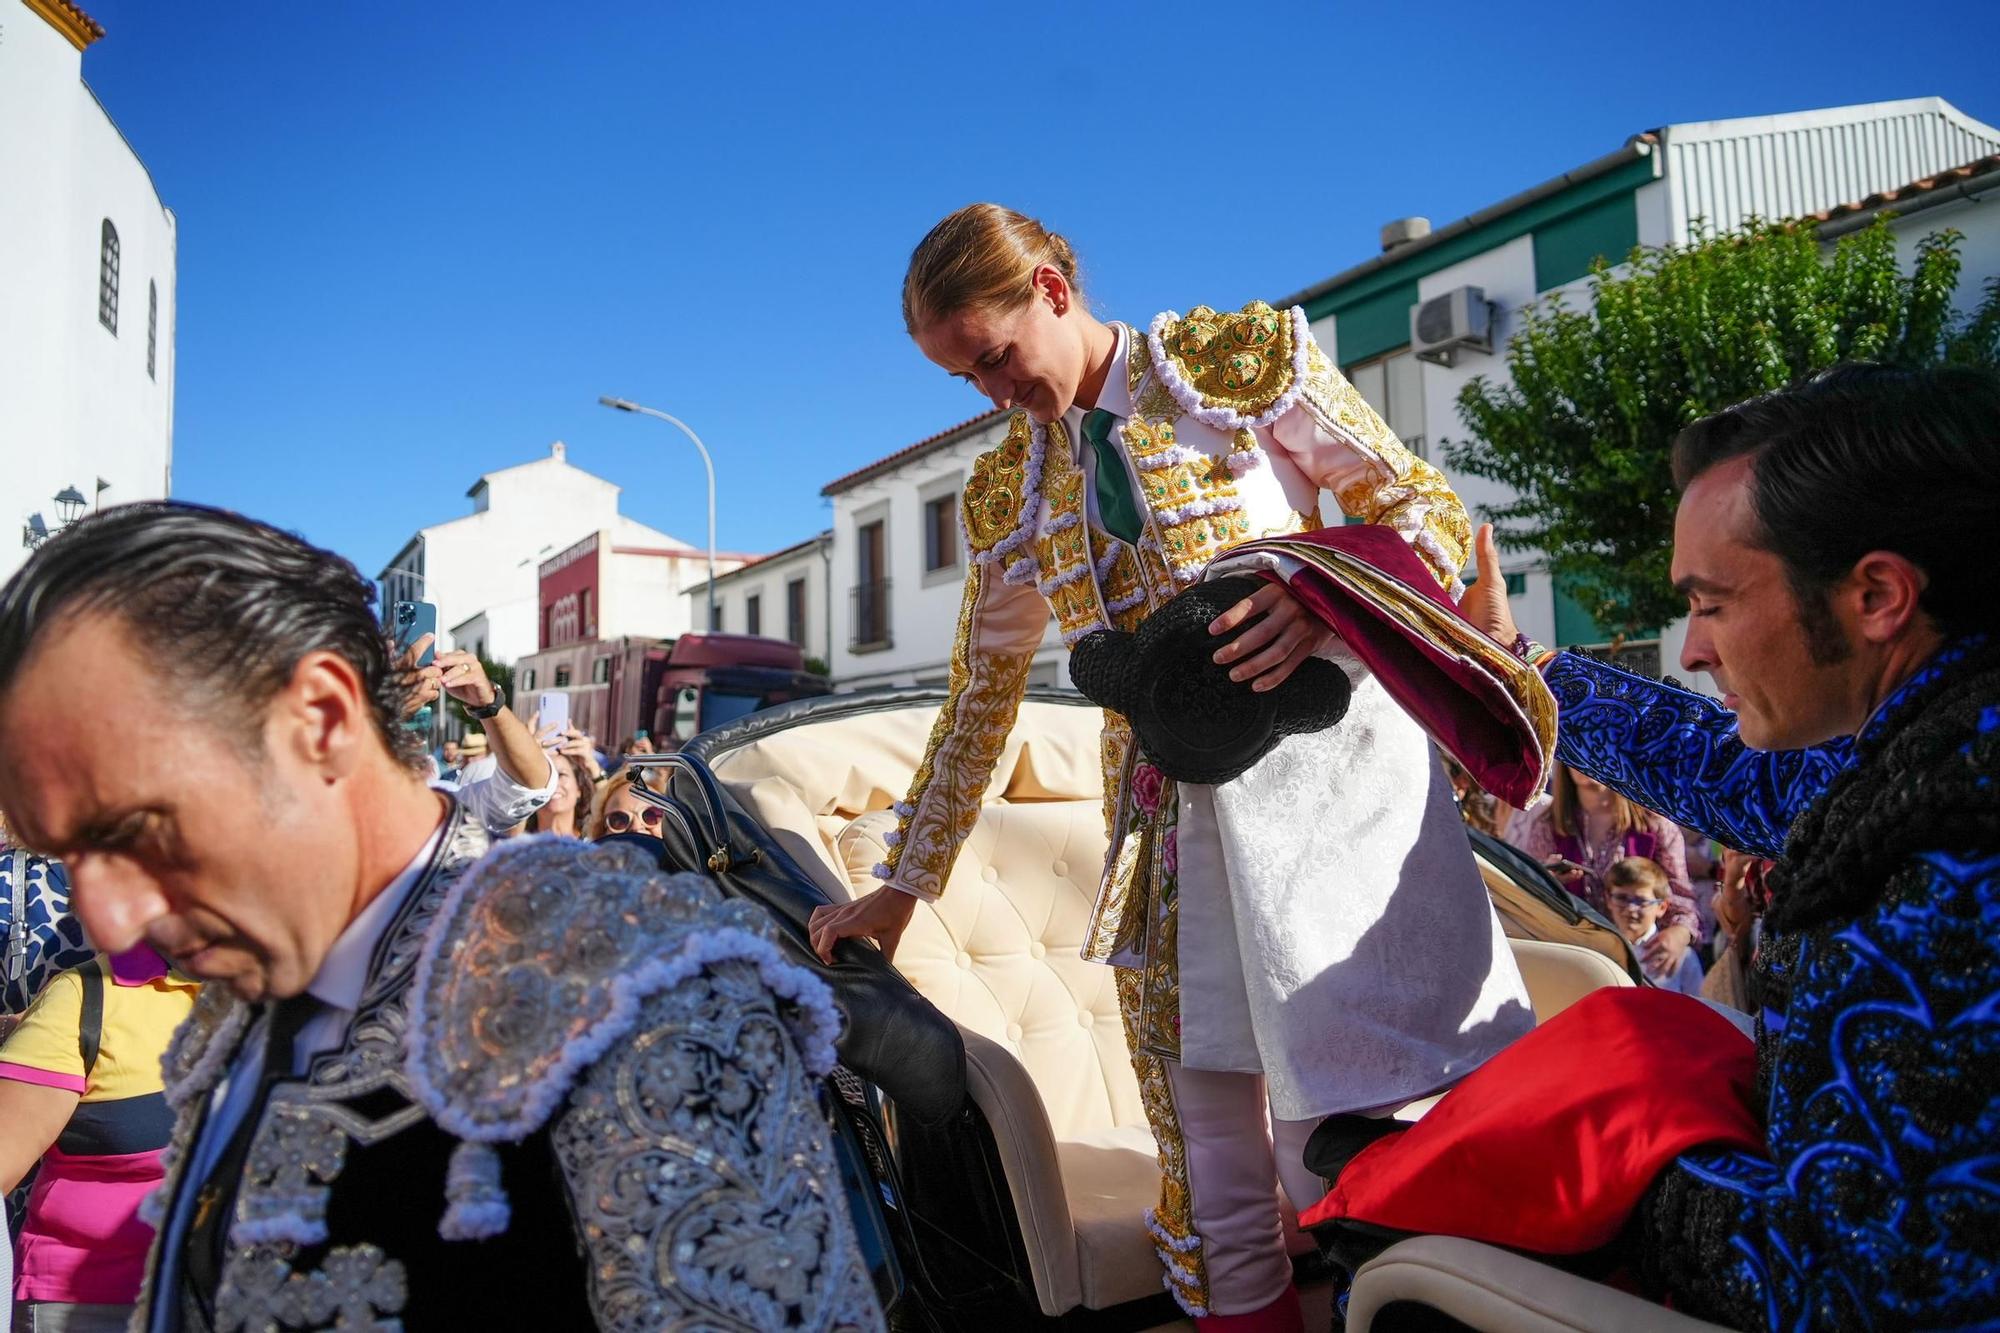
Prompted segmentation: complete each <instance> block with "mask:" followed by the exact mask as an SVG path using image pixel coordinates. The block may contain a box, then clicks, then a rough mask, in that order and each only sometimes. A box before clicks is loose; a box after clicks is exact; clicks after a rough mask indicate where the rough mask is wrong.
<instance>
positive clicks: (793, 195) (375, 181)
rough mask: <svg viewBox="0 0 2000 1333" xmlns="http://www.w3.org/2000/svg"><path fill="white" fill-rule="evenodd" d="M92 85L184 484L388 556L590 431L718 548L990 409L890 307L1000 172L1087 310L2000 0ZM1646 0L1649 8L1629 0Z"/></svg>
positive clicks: (1173, 285)
mask: <svg viewBox="0 0 2000 1333" xmlns="http://www.w3.org/2000/svg"><path fill="white" fill-rule="evenodd" d="M84 4H85V6H86V8H87V9H89V11H90V12H91V13H92V14H93V15H94V16H95V17H97V18H98V19H99V20H100V21H101V22H103V24H104V25H105V27H106V28H107V29H108V30H109V35H108V36H107V37H106V39H105V40H103V41H102V42H99V43H98V44H97V45H96V46H94V47H93V48H91V50H90V51H89V52H88V53H87V54H86V56H85V61H84V72H85V77H86V78H87V79H88V80H89V82H90V83H91V85H92V87H93V88H95V89H96V91H97V93H98V96H99V97H100V98H101V99H102V100H103V102H104V104H105V106H106V107H107V108H109V110H110V111H111V114H112V115H113V117H114V118H115V119H116V120H117V121H118V123H119V125H120V127H121V128H122V129H123V130H124V131H125V134H126V136H127V137H128V138H129V139H130V140H131V141H132V144H133V146H134V147H135V148H136V149H137V150H138V152H139V154H140V156H141V157H142V158H143V159H144V160H145V161H146V163H147V165H148V166H149V167H150V168H151V170H152V172H153V176H154V179H155V180H156V182H157V183H158V185H159V188H160V192H161V194H162V195H163V197H164V198H165V199H166V201H167V203H168V205H169V206H170V207H171V208H173V209H174V211H175V213H176V214H177V215H178V217H179V220H180V278H179V281H180V288H179V295H180V321H179V369H178V381H177V398H178V402H177V413H176V421H175V469H174V472H175V488H176V493H177V494H178V495H179V496H181V497H182V498H186V499H193V500H201V501H206V502H210V503H216V504H223V505H228V506H232V507H234V508H238V509H242V510H244V511H246V512H248V513H251V514H254V515H256V516H258V517H261V518H266V519H269V520H272V521H274V522H277V523H280V524H282V525H284V526H287V527H292V528H295V529H297V530H299V531H301V532H303V533H304V534H305V535H306V536H307V537H309V538H311V539H312V540H315V541H317V542H320V543H322V544H325V545H328V546H331V547H333V548H335V549H337V550H339V551H341V552H342V553H344V554H346V555H348V556H350V557H351V558H353V559H354V560H355V561H356V562H357V563H359V564H360V565H362V567H363V568H364V569H365V570H366V571H368V572H371V573H372V572H374V571H375V570H377V569H379V568H380V567H381V565H382V564H384V563H386V561H387V560H388V559H389V558H390V557H391V556H392V555H393V554H394V552H395V550H396V548H397V547H398V546H399V545H400V544H401V542H402V541H403V540H404V539H406V538H407V537H408V535H409V534H410V533H411V532H412V531H414V530H415V529H416V528H418V527H420V526H422V525H423V524H425V523H432V522H439V521H442V520H444V519H448V518H452V517H456V516H457V515H459V514H461V513H464V512H466V505H467V501H466V500H465V498H464V492H465V489H466V487H467V486H468V485H470V484H471V482H472V481H473V480H474V479H475V478H476V477H477V476H478V474H479V473H481V472H484V471H490V470H493V469H495V468H499V467H505V466H509V465H511V464H514V463H520V462H526V461H528V460H530V459H533V458H536V457H540V456H542V455H543V454H544V453H546V451H547V447H548V444H549V442H550V441H552V440H556V439H562V440H566V441H567V442H568V443H569V447H570V450H569V457H570V459H571V461H573V462H575V463H577V464H578V465H580V466H582V467H585V468H588V469H590V470H591V471H593V472H596V473H599V474H600V475H603V476H606V477H609V478H611V479H613V480H615V481H617V482H619V483H620V484H622V485H623V486H624V487H625V511H626V512H627V513H628V514H630V515H632V516H633V517H635V518H638V519H639V520H641V521H643V522H646V523H650V524H653V525H655V526H657V527H661V528H664V529H666V530H667V531H669V532H671V533H674V534H675V535H677V536H680V537H682V538H684V539H686V540H689V541H693V542H697V543H699V542H700V541H701V540H702V535H703V526H704V520H703V493H702V487H701V470H700V465H699V462H698V460H696V459H695V458H694V456H693V452H692V450H691V449H690V448H689V446H688V445H687V444H686V443H685V441H684V440H682V439H681V437H680V436H679V435H678V434H677V433H675V432H673V431H672V430H671V428H669V427H667V426H665V425H662V424H660V423H655V422H647V421H642V420H638V419H634V418H630V417H626V416H622V415H618V414H614V413H611V412H609V411H607V410H605V409H603V408H601V407H598V406H597V405H596V399H597V396H598V395H599V394H600V393H613V394H622V395H626V396H629V397H632V398H636V399H639V400H641V401H644V402H650V403H653V404H655V405H658V406H660V407H663V408H665V409H667V410H668V411H671V412H674V413H676V414H678V415H680V416H682V417H684V418H685V419H686V420H687V421H688V422H689V423H690V424H692V425H693V426H694V427H695V428H696V429H697V430H698V431H700V432H701V433H702V435H703V437H704V438H705V439H706V440H707V442H708V444H709V446H710V448H711V449H712V450H713V452H714V453H715V456H716V469H717V473H718V483H719V491H720V501H719V508H720V521H719V529H720V531H719V538H718V540H719V543H720V544H721V545H722V546H723V547H724V548H733V549H738V550H752V551H754V550H769V549H773V548H776V547H778V546H782V545H785V544H787V543H789V542H791V541H795V540H797V539H799V538H801V537H803V536H805V535H807V534H809V533H811V532H813V531H815V530H817V529H818V528H820V527H823V526H825V525H826V523H827V521H828V518H829V510H828V508H827V506H826V504H825V502H824V501H822V500H821V499H820V496H819V489H820V487H821V485H823V484H824V483H825V482H826V481H828V480H831V479H832V478H833V477H835V476H837V475H839V474H841V473H843V472H846V471H848V470H850V469H852V468H854V467H857V466H860V465H861V464H863V463H865V462H868V461H869V460H871V459H874V458H877V457H879V456H881V455H883V454H886V453H889V452H891V451H893V450H895V449H898V448H900V447H902V446H903V445H905V444H907V443H909V442H910V441H912V440H915V439H917V438H920V437H922V436H924V435H928V434H930V433H932V432H934V431H936V430H938V429H940V428H942V427H944V426H946V425H949V424H951V423H953V422H956V421H959V420H962V419H963V418H965V417H967V416H970V415H972V414H973V413H975V412H976V411H978V410H979V408H980V406H981V402H980V400H978V399H977V398H976V397H975V396H974V395H973V394H972V393H971V391H970V390H968V389H966V388H965V387H964V386H962V385H959V384H957V383H956V382H953V381H949V380H947V378H946V377H945V376H944V374H943V373H942V372H940V371H938V370H936V369H935V368H933V367H932V366H930V365H929V363H927V362H925V361H924V360H923V359H922V358H921V357H920V356H919V355H918V354H917V352H916V351H915V349H914V348H913V347H912V346H910V344H909V343H908V341H907V339H906V338H905V337H904V334H903V330H902V322H901V317H900V314H899V310H898V293H899V287H900V282H901V278H902V271H903V265H904V262H905V260H906V258H907V257H908V253H909V250H910V247H911V246H912V245H913V244H914V243H915V242H916V241H917V239H918V238H919V237H920V236H921V235H922V234H923V232H924V231H925V230H926V228H928V227H929V225H930V224H931V223H932V222H933V221H935V220H936V219H937V218H938V217H940V216H942V215H943V214H944V213H946V212H948V211H949V210H951V209H952V208H955V207H957V206H958V205H960V204H963V203H967V202H970V201H972V200H975V199H982V198H990V199H996V200H999V201H1002V202H1005V203H1009V204H1012V205H1013V206H1015V207H1018V208H1021V209H1024V210H1025V211H1028V212H1031V213H1035V214H1037V215H1039V216H1041V217H1043V218H1044V219H1045V220H1046V221H1048V222H1049V224H1050V225H1051V226H1054V227H1056V228H1057V229H1059V230H1061V231H1063V232H1064V233H1065V234H1067V235H1068V236H1069V237H1070V239H1071V241H1072V242H1073V243H1074V244H1075V246H1076V248H1077V250H1078V251H1079V253H1080V254H1081V255H1082V257H1083V260H1084V265H1085V280H1086V283H1087V284H1088V286H1089V289H1090V294H1091V297H1092V299H1093V301H1094V303H1095V304H1096V306H1097V307H1098V309H1099V311H1100V312H1101V313H1103V314H1106V315H1119V316H1123V317H1126V318H1137V319H1144V318H1148V317H1150V316H1151V314H1152V313H1153V312H1155V311H1156V310H1159V309H1162V308H1167V307H1173V308H1178V309H1185V308H1187V307H1188V306H1190V305H1194V304H1197V303H1200V302H1207V303H1208V304H1211V305H1223V304H1225V303H1227V304H1232V305H1233V304H1240V303H1241V302H1243V301H1245V300H1248V299H1251V298H1253V297H1264V298H1266V299H1274V298H1276V297H1278V296H1281V295H1284V294H1285V293H1288V292H1291V291H1295V290H1297V289H1299V288H1301V287H1304V286H1306V285H1308V284H1309V283H1311V282H1313V281H1316V280H1318V279H1320V278H1322V277H1325V276H1327V275H1329V274H1331V273H1334V272H1336V271H1338V270H1339V269H1342V268H1345V267H1347V266H1348V265H1350V264H1353V263H1356V262H1358V261H1360V260H1362V259H1365V258H1367V257H1368V256H1369V255H1371V254H1373V253H1374V252H1375V250H1376V230H1377V228H1378V227H1379V226H1380V224H1381V223H1383V222H1385V221H1387V220H1388V219H1390V218H1393V217H1399V216H1403V215H1406V214H1417V213H1421V214H1425V215H1428V216H1429V217H1430V218H1431V219H1432V220H1433V221H1434V222H1436V223H1437V224H1439V225H1442V224H1444V223H1446V222H1449V221H1451V220H1453V219H1455V218H1457V217H1460V216H1462V215H1464V214H1466V213H1469V212H1472V211H1473V210H1475V209H1478V208H1481V207H1483V206H1485V205H1486V204H1489V203H1492V202H1495V201H1496V200H1498V199H1500V198H1502V197H1504V196H1506V195H1508V194H1511V193H1514V192H1515V191H1517V190H1520V189H1523V188H1526V187H1527V186H1530V185H1533V184H1536V183H1538V182H1539V181H1541V180H1543V179H1546V178H1547V177H1550V176H1552V175H1555V174H1557V173H1559V172H1562V171H1565V170H1567V169H1569V168H1570V167H1573V166H1576V165H1578V164H1580V163H1582V162H1585V161H1588V160H1589V159H1591V158H1594V157H1597V156H1599V155H1600V154H1602V153H1605V152H1609V151H1610V150H1612V149H1614V148H1616V147H1617V146H1618V145H1619V144H1620V143H1622V142H1623V141H1624V140H1625V138H1626V137H1627V136H1628V135H1631V134H1633V133H1636V132H1638V131H1640V130H1644V129H1648V128H1652V127H1654V126H1658V125H1662V124H1667V123H1671V122H1674V121H1678V120H1707V119H1717V118H1723V117H1729V116H1741V115H1757V114H1766V113H1772V112H1780V111H1790V110H1800V109H1805V108H1810V107H1820V106H1833V105H1840V104H1843V103H1849V102H1863V101H1875V100H1881V99H1887V98H1897V97H1914V96H1920V95H1926V94H1938V95H1941V96H1944V97H1946V98H1948V99H1949V100H1951V101H1953V102H1955V103H1956V104H1957V105H1958V106H1959V107H1960V108H1961V109H1963V110H1964V111H1966V112H1968V113H1970V114H1971V115H1974V116H1976V117H1979V118H1980V119H1983V120H1987V121H2000V80H1996V79H1995V78H1994V76H1993V69H1992V61H1991V55H1990V50H1989V49H1988V47H1989V44H1988V43H1985V42H1983V41H1981V40H1977V39H1976V36H1975V35H1976V34H1979V33H1982V32H1986V33H1990V31H1991V10H1990V8H1989V7H1988V6H1987V5H1985V4H1974V3H1940V4H1921V3H1918V4H1904V5H1899V6H1891V7H1885V6H1883V5H1881V4H1879V3H1868V4H1862V3H1850V2H1849V0H1834V2H1833V3H1828V4H1823V5H1818V6H1814V7H1812V9H1811V10H1810V11H1809V13H1808V12H1806V11H1800V10H1798V9H1797V8H1796V7H1794V6H1784V7H1780V6H1777V5H1768V4H1767V5H1762V6H1758V5H1748V4H1744V3H1741V0H1737V2H1736V3H1727V4H1723V3H1711V2H1710V0H1686V2H1684V3H1681V4H1677V5H1674V6H1669V7H1667V8H1664V9H1658V8H1656V9H1653V10H1651V11H1639V10H1631V9H1627V8H1625V7H1614V6H1610V5H1603V4H1528V5H1519V4H1493V3H1490V2H1489V3H1484V4H1476V5H1475V4H1458V3H1432V4H1410V3H1398V2H1397V0H1389V2H1387V3H1374V4H1369V5H1365V6H1364V5H1356V4H1351V3H1341V4H1312V5H1306V4H1294V3H1280V2H1273V0H1264V2H1263V3H1244V2H1243V0H1236V2H1235V3H1208V4H1200V5H1189V4H1179V3H1171V2H1169V0H1153V2H1152V3H1148V4H1145V5H1109V4H1105V5H1098V4H1082V3H1072V4H1065V5H1030V4H1016V5H1009V6H985V5H980V6H974V5H955V4H944V3H934V4H928V5H925V4H881V5H870V4H863V5H852V6H828V5H813V6H804V5H785V4H778V5H769V4H767V5H744V4H734V5H725V4H712V5H701V6H693V5H684V4H624V5H620V4H594V5H574V6H572V5H560V6H556V5H548V4H533V5H529V4H520V3H514V2H513V0H491V2H490V3H480V4H471V3H445V2H444V0H432V2H430V3H419V4H396V5H390V4H386V3H376V2H372V0H371V2H365V3H364V2H363V0H338V2H336V3H317V4H313V3H280V4H271V3H255V4H253V3H248V0H202V2H201V3H191V2H188V3H180V4H166V3H161V2H160V0H84ZM1642 13H1643V14H1644V15H1645V16H1644V17H1641V15H1642Z"/></svg>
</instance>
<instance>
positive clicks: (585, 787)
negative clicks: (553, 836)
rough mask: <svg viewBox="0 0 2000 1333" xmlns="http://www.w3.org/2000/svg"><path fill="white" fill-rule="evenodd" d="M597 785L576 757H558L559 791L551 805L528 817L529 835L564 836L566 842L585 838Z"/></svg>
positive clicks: (557, 786)
mask: <svg viewBox="0 0 2000 1333" xmlns="http://www.w3.org/2000/svg"><path fill="white" fill-rule="evenodd" d="M596 790H597V788H596V784H595V783H593V782H592V781H591V780H590V770H589V768H587V767H586V766H585V764H584V761H583V760H581V759H579V758H576V757H575V756H574V755H569V754H558V755H557V756H556V790H555V795H553V796H551V797H550V798H549V802H548V804H547V805H544V806H542V807H541V808H540V809H539V810H537V811H535V812H534V813H533V814H532V815H529V816H528V820H527V824H526V831H527V832H529V833H560V834H562V835H563V836H564V837H566V838H581V837H582V836H583V835H584V830H586V829H588V828H589V827H590V807H591V798H592V796H593V795H594V794H595V792H596Z"/></svg>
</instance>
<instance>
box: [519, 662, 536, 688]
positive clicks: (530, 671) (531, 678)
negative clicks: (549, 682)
mask: <svg viewBox="0 0 2000 1333" xmlns="http://www.w3.org/2000/svg"><path fill="white" fill-rule="evenodd" d="M534 688H535V669H534V668H533V667H526V668H524V669H523V670H522V672H521V693H523V694H526V693H527V692H528V691H529V690H532V689H534Z"/></svg>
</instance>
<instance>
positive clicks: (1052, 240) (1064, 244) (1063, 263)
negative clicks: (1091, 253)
mask: <svg viewBox="0 0 2000 1333" xmlns="http://www.w3.org/2000/svg"><path fill="white" fill-rule="evenodd" d="M1049 253H1050V254H1052V255H1054V256H1055V257H1056V267H1057V268H1059V269H1061V270H1062V275H1063V276H1064V277H1065V278H1068V279H1069V280H1070V283H1071V284H1072V285H1074V284H1075V282H1076V251H1074V250H1072V249H1070V248H1069V242H1068V241H1066V240H1064V239H1063V234H1062V233H1061V232H1059V231H1052V232H1050V233H1049Z"/></svg>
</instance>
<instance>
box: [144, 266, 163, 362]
mask: <svg viewBox="0 0 2000 1333" xmlns="http://www.w3.org/2000/svg"><path fill="white" fill-rule="evenodd" d="M159 354H160V284H159V283H157V282H149V283H147V284H146V378H147V379H149V380H157V379H158V378H160V377H159V375H157V374H156V373H154V368H155V367H156V366H157V365H158V364H159Z"/></svg>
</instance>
